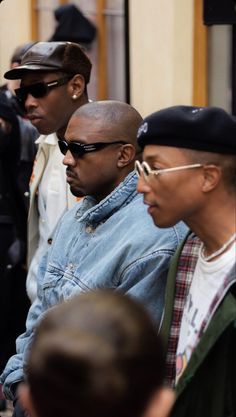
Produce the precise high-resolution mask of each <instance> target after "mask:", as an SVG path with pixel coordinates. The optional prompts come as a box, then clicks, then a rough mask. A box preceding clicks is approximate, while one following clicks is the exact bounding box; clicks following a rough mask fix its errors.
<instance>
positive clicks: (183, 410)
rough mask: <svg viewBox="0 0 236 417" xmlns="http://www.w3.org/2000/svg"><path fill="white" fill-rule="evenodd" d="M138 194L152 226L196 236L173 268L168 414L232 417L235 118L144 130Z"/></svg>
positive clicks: (170, 112) (202, 114)
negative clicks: (172, 392)
mask: <svg viewBox="0 0 236 417" xmlns="http://www.w3.org/2000/svg"><path fill="white" fill-rule="evenodd" d="M138 143H139V145H140V146H141V148H142V149H143V160H144V162H143V163H142V164H140V163H139V162H137V163H136V169H137V172H138V174H139V182H138V191H139V192H141V193H143V195H144V203H145V204H147V205H148V212H149V214H150V215H151V216H152V218H153V221H154V223H155V224H156V225H157V226H159V227H169V226H171V225H172V224H175V223H176V222H177V221H179V220H183V221H185V222H186V223H187V225H188V226H189V228H190V229H191V231H192V233H190V234H189V236H188V238H187V239H186V241H185V242H184V244H183V245H182V246H181V247H180V249H179V250H178V251H177V253H176V255H175V257H174V259H173V262H172V264H171V267H170V271H169V276H168V282H167V292H166V306H165V314H164V320H163V324H162V334H163V338H164V342H165V347H166V379H167V382H169V384H171V385H174V386H175V387H176V393H177V400H176V403H175V406H174V409H173V412H172V414H171V416H173V417H177V416H181V417H185V416H186V417H187V416H191V417H205V416H206V417H223V416H235V415H236V395H235V388H236V355H235V350H236V298H235V297H236V285H235V283H236V264H235V261H236V243H235V239H236V233H235V231H236V118H235V117H233V116H230V115H229V114H227V113H226V112H225V111H224V110H222V109H219V108H214V107H212V108H198V107H189V106H175V107H171V108H167V109H164V110H161V111H158V112H156V113H154V114H152V115H150V116H148V117H147V118H146V119H145V120H144V122H143V123H142V125H141V127H140V129H139V132H138Z"/></svg>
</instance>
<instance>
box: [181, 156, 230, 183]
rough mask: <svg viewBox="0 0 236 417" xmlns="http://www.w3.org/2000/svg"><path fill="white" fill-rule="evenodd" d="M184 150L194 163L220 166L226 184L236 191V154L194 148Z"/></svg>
mask: <svg viewBox="0 0 236 417" xmlns="http://www.w3.org/2000/svg"><path fill="white" fill-rule="evenodd" d="M182 150H183V152H184V153H185V154H186V155H187V157H188V158H189V160H190V161H191V162H192V163H201V164H203V165H208V164H213V165H216V166H220V167H221V169H222V178H223V181H224V183H225V186H226V187H229V188H231V189H233V190H234V191H236V155H225V154H218V153H213V152H203V151H197V150H192V149H182Z"/></svg>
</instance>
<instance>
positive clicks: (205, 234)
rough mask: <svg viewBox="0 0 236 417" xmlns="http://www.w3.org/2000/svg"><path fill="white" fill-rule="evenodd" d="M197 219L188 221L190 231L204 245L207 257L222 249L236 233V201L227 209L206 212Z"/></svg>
mask: <svg viewBox="0 0 236 417" xmlns="http://www.w3.org/2000/svg"><path fill="white" fill-rule="evenodd" d="M195 217H196V218H195V219H194V220H190V221H189V222H188V221H186V223H187V224H188V226H189V227H190V229H191V230H192V231H193V232H194V233H196V235H197V236H198V237H199V238H200V239H201V241H202V242H203V245H204V253H205V255H206V256H208V255H211V254H212V253H213V252H215V251H217V250H218V249H219V248H221V247H222V246H223V245H224V244H225V243H226V242H227V241H228V240H229V239H230V237H231V236H232V235H233V234H234V233H235V232H236V206H235V200H234V202H231V203H229V202H228V204H227V202H225V207H217V203H216V204H215V208H212V209H211V210H204V212H202V213H200V214H199V215H198V216H196V214H195Z"/></svg>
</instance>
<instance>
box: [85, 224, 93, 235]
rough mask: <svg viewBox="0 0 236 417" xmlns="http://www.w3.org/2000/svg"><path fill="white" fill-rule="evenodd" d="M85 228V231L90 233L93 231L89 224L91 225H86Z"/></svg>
mask: <svg viewBox="0 0 236 417" xmlns="http://www.w3.org/2000/svg"><path fill="white" fill-rule="evenodd" d="M85 230H86V232H87V233H92V232H93V226H91V225H89V226H86V229H85Z"/></svg>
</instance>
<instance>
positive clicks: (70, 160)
mask: <svg viewBox="0 0 236 417" xmlns="http://www.w3.org/2000/svg"><path fill="white" fill-rule="evenodd" d="M62 163H63V165H67V166H75V165H76V164H77V160H76V159H75V158H74V157H73V155H72V153H71V152H70V151H69V150H68V151H67V152H66V154H65V156H64V158H63V161H62Z"/></svg>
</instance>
